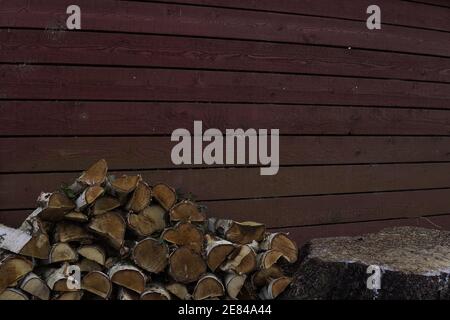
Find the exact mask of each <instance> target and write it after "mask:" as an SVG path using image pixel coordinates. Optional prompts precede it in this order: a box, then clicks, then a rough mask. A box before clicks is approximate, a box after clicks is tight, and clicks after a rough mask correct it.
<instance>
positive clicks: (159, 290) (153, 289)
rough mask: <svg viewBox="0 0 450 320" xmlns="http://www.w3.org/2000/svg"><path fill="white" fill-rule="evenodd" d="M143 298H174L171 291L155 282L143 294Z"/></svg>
mask: <svg viewBox="0 0 450 320" xmlns="http://www.w3.org/2000/svg"><path fill="white" fill-rule="evenodd" d="M141 300H172V299H171V297H170V294H169V292H168V291H167V290H166V289H165V288H164V287H163V286H161V285H158V284H153V285H151V286H149V287H147V288H146V289H145V290H144V292H142V294H141Z"/></svg>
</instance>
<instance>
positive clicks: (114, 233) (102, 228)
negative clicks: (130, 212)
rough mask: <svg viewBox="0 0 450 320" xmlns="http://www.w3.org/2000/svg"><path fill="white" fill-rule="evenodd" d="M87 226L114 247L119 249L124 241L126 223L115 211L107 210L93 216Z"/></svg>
mask: <svg viewBox="0 0 450 320" xmlns="http://www.w3.org/2000/svg"><path fill="white" fill-rule="evenodd" d="M88 228H89V230H91V231H93V232H95V233H97V234H99V235H100V236H102V237H104V238H105V239H106V240H108V242H109V244H110V245H111V246H112V247H113V248H115V249H120V248H121V247H122V245H123V243H124V238H125V229H126V225H125V221H124V219H123V218H122V216H121V215H120V214H119V213H117V212H107V213H105V214H102V215H99V216H95V217H93V218H92V219H91V221H90V222H89V225H88Z"/></svg>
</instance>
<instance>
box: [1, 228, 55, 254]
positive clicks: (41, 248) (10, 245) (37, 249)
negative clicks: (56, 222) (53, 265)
mask: <svg viewBox="0 0 450 320" xmlns="http://www.w3.org/2000/svg"><path fill="white" fill-rule="evenodd" d="M29 223H31V224H29ZM0 249H4V250H7V251H9V252H12V253H16V254H21V255H24V256H28V257H33V258H38V259H46V258H47V257H48V254H49V251H50V241H49V239H48V236H47V234H46V233H45V232H44V231H43V230H42V227H41V225H40V224H39V221H38V220H37V219H36V220H34V222H32V221H27V222H26V223H24V224H23V226H22V227H21V228H20V229H13V228H10V227H7V226H4V225H2V224H0Z"/></svg>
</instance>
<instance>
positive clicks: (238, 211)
mask: <svg viewBox="0 0 450 320" xmlns="http://www.w3.org/2000/svg"><path fill="white" fill-rule="evenodd" d="M449 197H450V189H437V190H419V191H398V192H384V193H363V194H350V195H327V196H305V197H287V198H273V199H260V200H256V201H255V200H234V201H224V200H218V201H208V202H204V204H205V205H206V206H207V208H208V212H209V216H217V217H223V218H232V219H236V220H240V221H246V220H257V221H260V222H263V223H265V224H266V225H267V226H269V227H272V228H281V227H291V226H306V225H322V224H336V223H348V222H356V221H371V220H385V219H396V218H413V217H421V216H429V215H444V214H447V213H448V212H450V205H449V202H448V200H447V199H448V198H449ZM31 212H32V209H26V210H15V211H7V210H6V211H0V219H2V220H0V221H3V219H6V220H7V221H8V222H7V223H8V224H10V225H13V224H17V223H18V221H22V220H23V219H24V218H25V217H26V215H28V214H30V213H31ZM280 212H282V213H283V214H280ZM4 216H5V217H6V218H3V217H4Z"/></svg>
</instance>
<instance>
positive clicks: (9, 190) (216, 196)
mask: <svg viewBox="0 0 450 320" xmlns="http://www.w3.org/2000/svg"><path fill="white" fill-rule="evenodd" d="M449 171H450V163H440V164H439V163H433V164H401V165H351V166H315V167H308V166H305V167H285V168H280V171H279V172H278V174H277V175H274V176H263V177H262V176H260V175H259V169H258V168H241V169H232V168H227V169H224V168H211V169H203V170H201V169H199V170H155V171H146V170H139V173H140V174H141V175H142V176H143V178H144V179H145V180H146V181H148V182H149V183H151V184H156V183H158V182H165V183H167V184H169V185H172V186H174V187H177V188H179V189H180V190H182V191H183V193H189V194H192V195H193V196H194V198H195V199H196V200H198V201H203V200H205V201H212V200H229V199H251V198H276V197H288V196H289V197H292V196H306V195H326V194H344V193H361V192H381V191H395V190H418V189H430V188H450V176H449V175H448V172H449ZM111 173H112V174H114V175H115V176H120V175H122V174H124V173H125V174H137V173H138V172H127V171H120V172H116V171H111ZM77 176H79V173H34V174H2V175H0V186H1V188H0V209H12V208H14V209H16V208H30V207H33V205H34V203H35V200H36V198H37V196H38V195H39V194H40V192H41V191H45V192H52V191H55V190H56V189H58V188H59V187H60V186H61V185H63V184H66V185H69V184H71V183H72V181H73V180H74V179H75V178H76V177H77ZM287 199H289V198H280V199H273V200H272V201H274V202H276V201H280V202H283V201H288V200H287ZM253 202H254V203H259V200H254V201H253ZM233 203H234V202H233ZM250 203H252V201H250V202H249V204H250ZM359 205H361V204H359V203H355V206H359ZM280 212H283V211H280ZM283 214H284V213H283ZM289 214H290V213H286V215H289Z"/></svg>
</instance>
